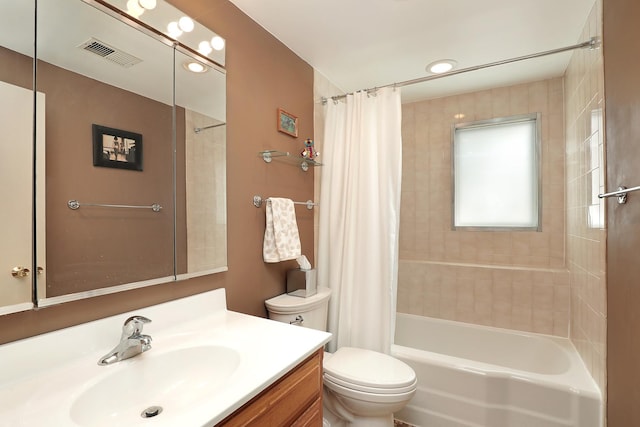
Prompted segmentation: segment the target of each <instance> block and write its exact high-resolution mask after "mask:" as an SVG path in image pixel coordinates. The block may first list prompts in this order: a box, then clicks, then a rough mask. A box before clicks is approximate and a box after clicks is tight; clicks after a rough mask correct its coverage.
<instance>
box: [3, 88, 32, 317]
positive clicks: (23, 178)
mask: <svg viewBox="0 0 640 427" xmlns="http://www.w3.org/2000/svg"><path fill="white" fill-rule="evenodd" d="M0 129H2V136H1V137H0V162H1V163H0V200H4V203H3V205H2V221H1V222H0V235H1V236H2V239H0V260H1V261H2V265H1V266H0V301H2V305H4V306H16V307H20V306H25V307H26V308H28V307H30V306H31V280H32V276H31V275H32V274H33V272H29V274H28V275H24V276H21V275H17V276H13V275H12V274H11V272H12V269H13V268H14V267H23V268H27V269H29V270H30V269H31V268H32V266H31V264H32V258H31V254H32V242H33V237H32V230H33V223H32V218H33V214H32V208H33V199H32V194H33V91H31V90H30V89H25V88H22V87H18V86H14V85H12V84H9V83H5V82H0ZM24 274H26V272H25V273H24Z"/></svg>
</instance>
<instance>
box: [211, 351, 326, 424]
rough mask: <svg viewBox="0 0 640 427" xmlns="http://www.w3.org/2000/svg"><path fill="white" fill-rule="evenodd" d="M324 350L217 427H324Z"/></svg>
mask: <svg viewBox="0 0 640 427" xmlns="http://www.w3.org/2000/svg"><path fill="white" fill-rule="evenodd" d="M323 354H324V352H323V350H322V349H320V350H318V351H317V352H316V353H314V354H313V355H312V356H310V357H309V358H308V359H306V360H305V361H304V362H302V363H300V364H299V365H298V366H297V367H295V368H294V369H293V370H291V371H290V372H289V373H288V374H286V375H285V376H284V377H283V378H281V379H280V380H278V381H277V382H276V383H275V384H273V385H271V386H270V387H269V388H268V389H266V390H265V391H263V392H262V393H261V394H259V395H258V396H256V397H254V398H253V399H252V400H250V401H249V402H247V403H246V404H245V405H244V406H242V407H241V408H240V409H238V410H237V411H236V412H234V413H233V414H231V415H230V416H229V417H227V418H226V419H224V420H223V421H222V422H220V423H219V424H217V426H224V427H237V426H256V427H258V426H259V427H285V426H295V427H321V426H322V356H323Z"/></svg>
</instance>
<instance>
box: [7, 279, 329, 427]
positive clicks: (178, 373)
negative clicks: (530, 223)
mask: <svg viewBox="0 0 640 427" xmlns="http://www.w3.org/2000/svg"><path fill="white" fill-rule="evenodd" d="M133 315H141V316H144V317H147V318H149V319H152V320H153V323H152V324H151V325H149V327H145V331H144V333H147V334H149V335H151V336H152V337H153V348H152V349H151V350H149V351H147V352H144V353H142V354H140V355H137V356H135V357H132V358H130V359H126V360H123V361H120V362H117V363H114V364H112V365H108V366H98V364H97V361H98V359H99V358H100V357H101V356H103V355H104V354H105V352H106V351H107V350H109V349H111V348H113V345H114V344H116V343H117V339H118V337H119V336H120V330H121V329H122V324H123V322H124V321H125V319H127V318H128V317H130V316H133ZM330 337H331V335H330V334H328V333H326V332H321V331H316V330H313V329H309V328H297V327H291V326H289V325H287V324H285V323H281V322H274V321H272V320H268V319H263V318H259V317H255V316H249V315H246V314H242V313H236V312H233V311H229V310H227V307H226V295H225V291H224V289H216V290H213V291H209V292H205V293H202V294H197V295H193V296H190V297H185V298H182V299H179V300H174V301H169V302H167V303H163V304H158V305H155V306H151V307H145V308H142V309H137V310H135V311H131V312H127V313H122V314H118V315H115V316H111V317H108V318H104V319H99V320H96V321H93V322H88V323H84V324H82V325H77V326H73V327H70V328H65V329H61V330H58V331H54V332H50V333H47V334H42V335H38V336H35V337H32V338H26V339H24V340H20V341H16V342H12V343H8V344H3V345H0V361H1V362H2V363H0V427H34V426H55V427H87V426H93V427H106V426H109V427H118V426H120V427H152V426H153V427H176V426H179V427H205V426H206V427H209V426H212V425H216V424H217V423H219V422H220V421H222V420H224V419H225V418H226V417H227V416H229V415H231V414H232V413H233V412H234V411H236V410H238V409H240V408H241V407H242V406H243V405H244V404H245V403H247V402H249V401H250V400H251V399H252V398H254V397H255V396H257V395H258V394H259V393H260V392H261V391H263V390H265V389H266V388H267V387H268V386H269V385H271V384H273V383H274V382H275V381H277V380H278V379H279V378H281V377H282V376H283V375H284V374H286V373H287V372H288V371H289V370H291V369H292V368H293V367H295V366H296V365H297V364H299V363H300V362H302V361H303V360H305V359H306V358H307V357H309V356H310V355H311V354H313V352H315V351H316V350H318V349H319V348H322V346H323V345H324V344H326V343H327V342H328V341H329V338H330ZM154 406H159V407H162V412H160V413H159V414H158V415H156V416H154V417H152V418H143V417H142V416H141V414H142V413H143V411H145V410H146V409H148V408H151V407H154Z"/></svg>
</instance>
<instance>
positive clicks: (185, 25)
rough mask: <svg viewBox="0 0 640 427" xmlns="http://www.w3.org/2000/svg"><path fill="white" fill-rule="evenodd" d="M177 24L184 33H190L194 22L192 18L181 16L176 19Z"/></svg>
mask: <svg viewBox="0 0 640 427" xmlns="http://www.w3.org/2000/svg"><path fill="white" fill-rule="evenodd" d="M178 26H179V27H180V29H181V30H182V31H184V32H185V33H190V32H191V31H193V28H194V27H195V24H194V23H193V20H192V19H191V18H189V17H188V16H183V17H182V18H180V19H179V20H178Z"/></svg>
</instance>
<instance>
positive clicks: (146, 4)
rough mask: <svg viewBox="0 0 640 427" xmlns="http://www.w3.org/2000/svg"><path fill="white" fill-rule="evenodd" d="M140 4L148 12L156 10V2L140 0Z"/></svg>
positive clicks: (153, 0)
mask: <svg viewBox="0 0 640 427" xmlns="http://www.w3.org/2000/svg"><path fill="white" fill-rule="evenodd" d="M138 4H140V6H142V7H144V8H145V9H147V10H151V9H155V8H156V0H138Z"/></svg>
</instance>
